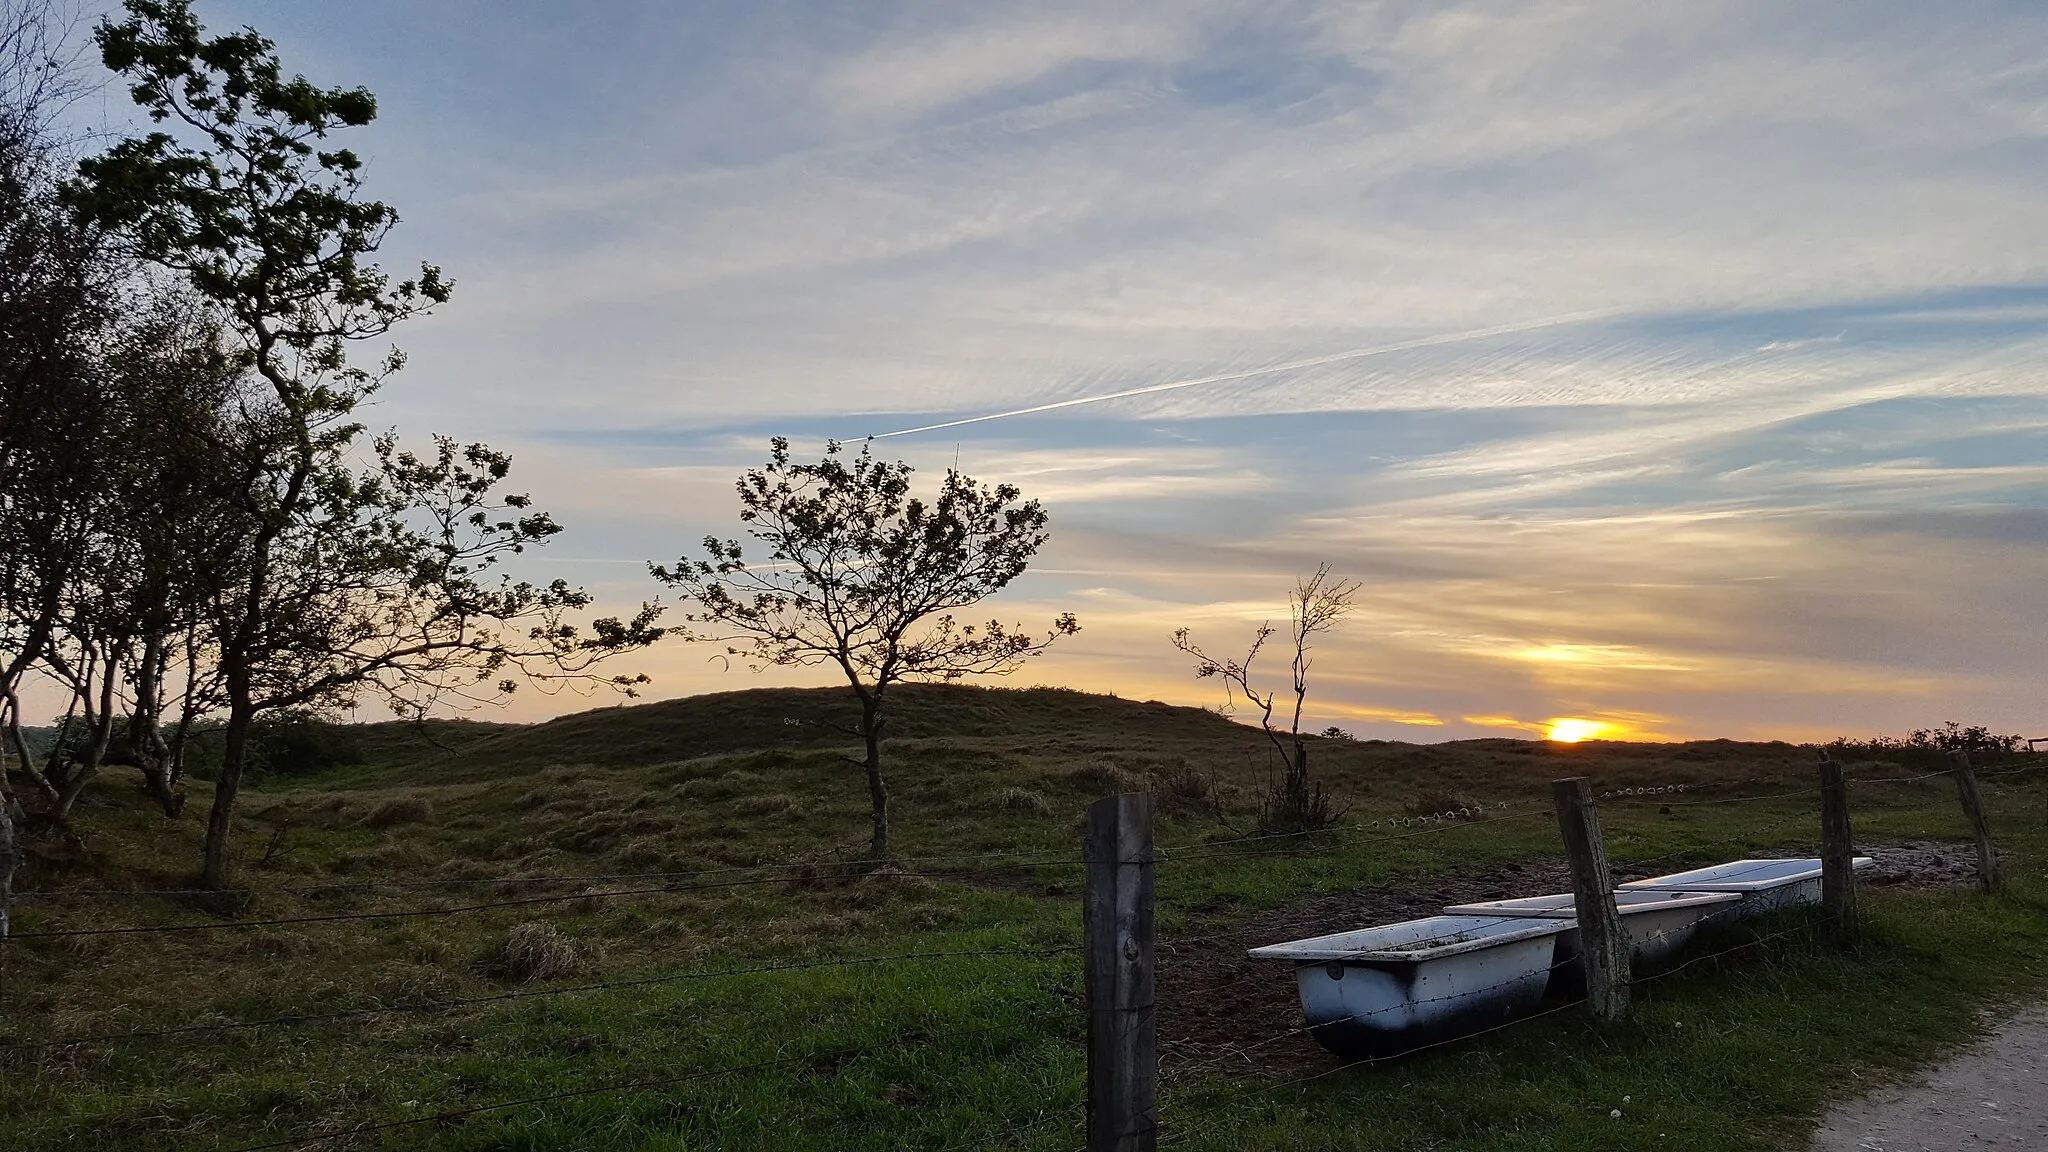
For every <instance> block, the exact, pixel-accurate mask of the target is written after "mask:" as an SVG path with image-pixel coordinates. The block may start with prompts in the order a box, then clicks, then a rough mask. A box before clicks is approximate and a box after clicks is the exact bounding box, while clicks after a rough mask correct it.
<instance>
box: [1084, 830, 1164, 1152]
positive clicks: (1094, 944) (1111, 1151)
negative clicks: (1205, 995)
mask: <svg viewBox="0 0 2048 1152" xmlns="http://www.w3.org/2000/svg"><path fill="white" fill-rule="evenodd" d="M1082 858H1083V859H1084V860H1085V861H1086V862H1087V868H1088V894H1087V898H1086V900H1085V901H1084V904H1083V909H1082V917H1083V921H1084V931H1085V935H1086V943H1085V948H1086V951H1087V959H1086V983H1087V991H1088V1152H1152V1149H1153V1148H1154V1146H1155V1145H1156V1144H1157V1142H1158V1138H1159V1137H1158V1131H1159V1112H1158V1107H1157V1104H1156V1101H1155V1095H1156V1092H1157V1088H1158V1081H1159V1051H1158V1049H1159V1033H1158V1023H1157V1020H1156V1018H1155V1016H1154V1015H1153V1011H1152V797H1151V796H1150V795H1149V794H1148V793H1144V792H1135V793H1128V794H1125V795H1122V796H1110V797H1107V798H1105V799H1102V800H1097V801H1096V802H1095V803H1093V804H1091V805H1089V806H1088V832H1087V836H1086V837H1085V839H1084V840H1083V842H1082Z"/></svg>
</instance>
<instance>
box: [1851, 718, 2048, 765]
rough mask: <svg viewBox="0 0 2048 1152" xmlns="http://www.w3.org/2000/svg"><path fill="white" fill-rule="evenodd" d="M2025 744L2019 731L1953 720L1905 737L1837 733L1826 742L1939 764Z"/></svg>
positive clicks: (1876, 755)
mask: <svg viewBox="0 0 2048 1152" xmlns="http://www.w3.org/2000/svg"><path fill="white" fill-rule="evenodd" d="M2026 747H2027V739H2026V737H2024V736H2021V735H2019V734H2018V733H2012V734H2000V733H1996V732H1993V731H1992V730H1991V729H1990V728H1988V727H1986V726H1984V725H1982V724H1969V725H1965V724H1959V723H1957V722H1956V721H1954V720H1950V721H1948V722H1946V723H1944V724H1942V725H1941V726H1940V727H1938V728H1916V729H1914V730H1913V732H1912V734H1911V735H1909V736H1906V737H1904V738H1903V739H1901V738H1900V737H1897V736H1873V737H1870V738H1869V739H1867V740H1851V739H1849V738H1848V737H1846V736H1838V737H1836V738H1835V739H1833V740H1831V741H1829V742H1828V744H1827V748H1828V750H1829V751H1831V752H1836V753H1840V754H1842V755H1844V756H1861V757H1866V758H1870V759H1888V760H1895V761H1901V762H1905V763H1912V764H1919V765H1933V766H1937V767H1938V766H1940V762H1941V761H1943V760H1945V759H1946V758H1947V756H1948V754H1949V753H1952V752H1963V753H1967V754H1969V755H1971V756H1994V757H1995V756H2003V755H2008V754H2010V753H2014V752H2023V751H2025V750H2026Z"/></svg>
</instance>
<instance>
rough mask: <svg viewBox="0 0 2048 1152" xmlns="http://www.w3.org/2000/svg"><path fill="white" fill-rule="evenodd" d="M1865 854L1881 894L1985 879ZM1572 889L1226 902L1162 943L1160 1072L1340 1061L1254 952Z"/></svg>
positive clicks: (1443, 886) (1455, 889)
mask: <svg viewBox="0 0 2048 1152" xmlns="http://www.w3.org/2000/svg"><path fill="white" fill-rule="evenodd" d="M1863 851H1864V854H1865V855H1868V856H1870V857H1871V858H1872V863H1871V864H1870V866H1869V867H1868V868H1866V869H1864V870H1863V871H1862V872H1860V873H1858V876H1859V878H1860V879H1861V880H1862V881H1863V883H1865V884H1868V885H1872V886H1875V887H1895V888H1951V887H1961V886H1966V885H1970V884H1975V883H1976V882H1977V856H1976V849H1975V848H1974V847H1973V846H1972V845H1970V844H1969V843H1957V842H1954V841H1937V840H1913V841H1902V842H1900V843H1897V844H1885V845H1873V846H1869V847H1866V848H1865V849H1864V850H1863ZM1663 871H1667V869H1665V868H1657V869H1631V868H1628V867H1617V868H1616V869H1615V871H1614V878H1615V881H1616V882H1617V883H1619V882H1622V881H1626V880H1636V879H1640V878H1642V877H1644V876H1648V875H1652V874H1655V873H1658V872H1663ZM1570 889H1571V875H1570V872H1569V871H1568V869H1567V868H1566V866H1565V862H1564V860H1563V858H1562V857H1544V858H1539V859H1534V860H1525V861H1521V862H1519V863H1513V864H1503V865H1500V866H1498V867H1495V868H1492V869H1489V870H1487V871H1485V872H1481V873H1477V874H1474V875H1469V876H1457V875H1448V876H1442V877H1438V878H1436V879H1433V880H1429V881H1425V882H1423V883H1420V884H1416V885H1413V886H1411V887H1406V888H1360V889H1355V890H1353V891H1349V892H1331V893H1325V894H1322V895H1318V896H1311V897H1308V898H1306V899H1302V900H1297V901H1294V902H1293V903H1290V904H1286V905H1283V906H1281V907H1278V908H1272V909H1267V910H1265V911H1261V912H1253V913H1249V914H1240V913H1235V912H1234V911H1233V910H1232V909H1231V908H1230V906H1229V904H1228V903H1227V902H1223V901H1215V902H1211V903H1210V904H1209V905H1207V906H1204V907H1202V908H1200V909H1197V910H1196V913H1195V915H1193V916H1191V917H1190V918H1189V924H1188V927H1187V928H1186V929H1185V930H1184V931H1182V932H1180V933H1178V934H1173V935H1165V934H1162V935H1161V937H1160V940H1159V967H1158V975H1157V977H1156V979H1157V981H1158V984H1157V996H1156V999H1155V1002H1156V1003H1157V1004H1158V1006H1159V1007H1158V1020H1159V1063H1160V1067H1161V1069H1162V1071H1164V1072H1165V1073H1166V1074H1168V1075H1173V1074H1176V1073H1192V1072H1205V1073H1206V1072H1222V1073H1224V1074H1225V1075H1231V1076H1240V1077H1245V1078H1261V1077H1291V1076H1301V1075H1305V1074H1308V1073H1311V1072H1316V1071H1319V1070H1322V1069H1327V1068H1331V1067H1334V1066H1335V1065H1336V1064H1337V1063H1339V1061H1338V1060H1337V1058H1336V1057H1334V1056H1332V1055H1330V1054H1329V1053H1328V1052H1325V1051H1324V1050H1323V1049H1322V1047H1321V1046H1320V1045H1318V1044H1317V1043H1316V1042H1315V1040H1314V1039H1313V1038H1312V1037H1310V1036H1309V1035H1308V1034H1307V1033H1306V1032H1300V1031H1295V1030H1296V1029H1300V1028H1302V1027H1304V1025H1305V1024H1306V1021H1305V1020H1304V1019H1303V1018H1302V1014H1301V1001H1300V999H1299V998H1298V997H1297V995H1296V994H1295V988H1294V980H1293V973H1292V972H1291V971H1290V970H1289V968H1288V967H1287V965H1285V964H1281V963H1278V962H1275V961H1270V960H1267V961H1260V960H1251V959H1247V958H1246V956H1245V949H1247V948H1256V947H1258V946H1260V945H1262V944H1275V943H1279V942H1280V941H1283V940H1299V939H1303V938H1306V937H1310V936H1322V935H1327V934H1329V933H1332V932H1342V931H1346V930H1348V929H1352V928H1365V927H1369V926H1371V925H1375V924H1391V923H1394V922H1396V921H1401V920H1415V919H1419V918H1421V917H1424V916H1435V915H1438V914H1440V913H1441V912H1442V911H1443V910H1444V908H1445V906H1447V905H1451V904H1468V903H1472V902H1474V901H1478V900H1503V899H1508V898H1511V897H1517V896H1540V895H1544V894H1546V893H1551V892H1566V891H1570Z"/></svg>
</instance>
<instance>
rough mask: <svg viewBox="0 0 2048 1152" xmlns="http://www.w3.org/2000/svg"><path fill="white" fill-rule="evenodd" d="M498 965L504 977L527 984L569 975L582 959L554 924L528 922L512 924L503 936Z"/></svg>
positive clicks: (538, 921) (580, 965)
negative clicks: (502, 948) (510, 928)
mask: <svg viewBox="0 0 2048 1152" xmlns="http://www.w3.org/2000/svg"><path fill="white" fill-rule="evenodd" d="M499 964H500V967H501V968H502V969H503V971H504V973H505V975H507V976H509V977H510V978H512V979H514V980H517V981H520V982H521V983H525V984H531V983H532V982H534V981H535V980H553V979H555V978H557V977H560V976H569V975H573V974H574V973H575V972H576V970H577V969H578V968H581V967H582V966H583V958H582V957H581V956H579V955H578V954H577V952H576V946H575V945H573V944H571V943H569V941H568V938H566V937H564V936H563V935H562V934H561V933H560V932H557V931H555V926H554V925H552V924H549V923H547V922H545V921H541V920H529V921H527V922H526V923H524V924H515V925H513V926H512V930H511V931H509V932H507V933H506V934H505V947H504V950H503V952H502V953H501V954H500V956H499Z"/></svg>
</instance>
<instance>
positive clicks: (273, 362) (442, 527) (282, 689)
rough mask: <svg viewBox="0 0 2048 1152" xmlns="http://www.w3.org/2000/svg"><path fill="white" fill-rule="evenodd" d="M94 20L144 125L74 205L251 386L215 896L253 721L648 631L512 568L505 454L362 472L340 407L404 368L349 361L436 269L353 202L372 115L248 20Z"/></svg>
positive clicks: (555, 660)
mask: <svg viewBox="0 0 2048 1152" xmlns="http://www.w3.org/2000/svg"><path fill="white" fill-rule="evenodd" d="M125 9H126V18H125V19H123V20H121V21H119V22H115V21H113V20H108V21H104V22H102V23H101V24H100V26H99V28H98V30H97V33H96V37H97V40H98V42H99V46H100V52H101V57H102V59H103V60H104V61H105V63H106V65H107V67H108V68H110V69H112V70H113V71H115V72H116V73H120V74H123V75H125V76H127V77H128V79H129V80H130V81H131V85H130V88H129V92H130V94H131V96H132V97H133V98H134V100H135V102H136V103H137V104H138V105H140V106H141V107H143V108H144V109H146V110H147V112H148V114H149V116H150V118H151V120H152V121H153V122H154V123H156V124H158V125H160V126H161V127H160V128H159V129H158V130H156V131H152V132H150V133H148V134H147V135H144V136H141V137H138V138H131V139H127V140H123V141H121V142H119V143H117V144H116V145H114V146H113V147H112V148H111V149H109V150H108V151H107V152H106V153H104V154H102V155H100V156H98V157H94V158H91V159H88V160H86V161H84V162H83V163H81V164H80V166H79V174H80V175H79V178H78V179H77V180H75V181H73V182H71V183H70V184H69V185H68V186H67V188H66V195H67V198H68V200H69V201H70V203H71V204H72V205H73V206H74V207H75V209H76V210H77V212H78V214H79V216H80V218H81V219H83V220H86V221H88V222H90V223H91V224H92V225H93V226H95V227H98V228H103V229H107V230H109V231H110V232H112V233H113V234H114V235H115V236H117V237H118V238H120V240H121V241H122V242H123V243H124V244H125V245H126V247H127V250H128V251H130V252H131V253H133V254H134V255H135V256H137V257H139V258H141V259H144V260H147V261H150V262H152V263H154V264H156V265H159V266H161V267H164V268H167V269H171V270H173V271H175V272H177V273H180V274H181V275H182V276H183V278H184V279H185V281H186V282H187V283H188V284H189V286H190V288H191V290H192V291H193V292H194V293H195V294H196V295H197V297H198V298H199V299H200V300H201V301H203V302H204V303H205V304H206V305H207V306H208V307H209V308H210V309H212V310H213V311H214V313H216V314H217V316H218V318H219V323H220V324H221V326H222V329H223V330H224V331H225V332H226V333H227V334H229V335H230V336H231V337H232V339H233V340H234V342H235V343H234V348H233V353H234V360H233V362H234V364H235V365H236V366H237V367H238V368H240V369H241V370H243V371H246V372H248V373H251V374H253V376H254V377H255V379H256V380H258V381H259V382H260V383H261V385H262V386H263V387H264V388H265V389H267V395H265V396H262V397H249V398H245V403H244V404H243V410H244V411H245V412H246V416H247V418H246V419H245V420H243V421H242V422H241V423H240V424H239V426H238V430H237V432H236V434H235V435H234V436H233V437H232V438H231V440H232V445H231V446H232V449H233V450H234V452H235V453H237V455H236V457H235V459H236V460H237V462H238V464H239V465H240V467H241V469H242V482H241V484H240V486H239V491H238V498H239V502H240V506H241V511H242V513H243V518H242V522H243V523H244V524H245V525H246V530H245V532H244V533H243V535H242V537H241V538H240V539H238V540H236V541H234V542H233V546H232V547H231V548H230V549H229V550H228V552H229V554H230V555H232V556H234V557H235V558H236V568H235V572H234V579H233V581H232V586H231V587H230V588H229V589H227V590H225V591H224V592H223V594H221V595H219V596H218V597H216V598H215V599H214V602H213V603H212V605H211V606H210V618H211V624H212V627H211V633H212V634H211V637H210V642H211V645H212V653H213V657H212V658H213V659H214V661H215V662H216V663H217V668H218V675H219V680H220V686H221V695H222V699H223V701H224V703H225V706H226V710H227V718H226V722H225V725H224V728H223V733H222V739H223V748H222V757H221V767H220V773H219V776H218V778H217V780H216V781H215V787H214V801H213V809H212V812H211V814H210V816H209V820H208V828H207V837H206V848H205V865H204V882H205V883H206V884H207V885H208V886H210V887H214V888H225V887H226V886H227V884H228V881H229V871H230V859H229V856H228V841H229V834H230V829H231V823H232V817H233V812H234V806H235V800H236V795H237V791H238V788H239V786H240V781H241V777H242V772H243V767H244V765H245V763H246V762H247V759H248V756H249V752H250V747H249V741H250V733H251V730H252V726H253V724H254V723H255V721H256V719H257V717H258V716H259V715H260V714H261V713H263V712H265V711H268V710H276V709H285V708H298V707H311V706H332V705H337V704H346V703H349V702H352V701H353V700H354V699H355V698H356V697H357V696H358V695H359V694H360V693H363V692H365V691H370V692H377V693H380V694H381V695H383V696H384V697H385V698H386V699H387V700H389V701H390V702H392V703H393V704H394V706H396V707H398V708H399V709H400V710H401V711H417V710H423V709H425V708H427V707H431V706H432V705H433V703H434V702H436V701H438V700H440V699H442V698H444V697H445V696H447V695H449V694H451V693H452V694H459V695H469V696H483V697H491V696H496V695H500V694H502V693H505V692H509V691H511V690H512V688H513V687H514V686H515V685H516V683H517V681H516V680H514V679H511V678H509V677H507V678H504V679H496V680H495V683H494V682H493V681H494V678H497V677H500V676H501V675H503V674H504V673H507V672H514V671H517V672H523V673H525V674H527V675H528V676H530V677H535V678H543V679H548V678H553V679H558V680H560V679H570V680H585V681H594V682H601V683H611V684H615V685H617V686H620V687H630V685H631V684H633V683H637V682H639V680H640V679H642V678H639V677H609V678H606V677H602V676H598V675H596V674H595V673H593V672H592V671H591V666H592V665H593V664H594V663H595V662H597V661H598V660H601V659H603V658H605V657H607V656H610V655H613V654H615V653H618V652H622V651H626V650H629V649H632V648H636V647H639V646H641V645H644V644H647V643H650V642H652V641H653V639H655V638H656V637H658V636H659V635H660V630H659V629H657V628H654V627H653V626H652V621H653V619H654V616H655V612H656V609H654V608H653V607H650V606H645V605H643V606H642V609H641V612H640V614H639V615H638V616H636V617H635V618H633V619H632V620H631V621H621V620H618V619H614V618H608V619H601V620H598V621H595V622H594V623H593V624H591V625H590V630H589V632H588V634H586V633H584V632H583V631H581V630H580V629H579V628H578V627H577V626H575V625H573V624H570V623H568V622H567V621H568V617H569V616H570V615H572V614H576V613H580V612H581V611H582V610H583V609H585V608H586V607H587V606H588V605H589V603H590V599H589V597H588V596H587V595H586V594H585V593H583V592H582V591H581V590H579V589H575V588H572V587H570V586H568V585H567V584H565V583H563V582H561V581H554V582H550V583H539V584H536V583H532V582H528V581H523V580H514V579H512V578H511V577H509V576H507V575H505V574H504V567H503V565H505V564H506V563H507V562H508V561H509V560H510V559H511V558H512V557H514V556H517V555H519V554H520V553H522V552H524V551H525V550H526V548H527V547H529V546H531V545H533V544H536V543H539V542H541V541H543V540H545V539H546V538H547V537H549V536H551V535H553V534H554V533H555V532H556V531H558V530H559V529H558V527H557V526H556V525H555V523H554V522H553V521H552V520H551V519H549V518H548V517H547V516H546V514H545V513H538V512H533V511H531V510H530V501H529V500H528V498H527V497H526V496H524V495H503V496H500V495H498V494H497V493H496V489H497V488H498V486H499V485H500V484H501V482H502V481H503V480H504V479H505V477H506V475H507V473H508V471H509V468H510V460H509V458H507V457H505V456H504V455H503V454H502V453H497V452H494V451H492V450H490V449H489V448H486V447H485V446H483V445H477V444H471V445H460V444H458V443H456V442H455V441H453V440H448V439H445V438H438V437H437V438H436V440H435V449H434V451H433V452H432V453H429V454H427V455H425V456H414V455H413V454H411V453H409V452H406V451H403V450H401V449H400V448H399V447H398V446H397V444H396V442H395V440H393V439H392V438H390V437H384V438H381V439H379V440H378V441H377V443H376V445H375V451H374V455H375V457H376V462H375V464H374V465H372V466H371V467H369V468H367V469H364V468H362V467H361V466H360V465H359V463H358V457H359V455H360V451H359V449H360V445H361V441H362V437H363V435H364V432H365V429H364V428H363V426H362V424H360V423H359V422H358V421H357V420H356V418H355V412H356V410H357V408H358V407H359V406H360V405H361V404H362V403H363V402H364V401H365V400H367V399H368V398H369V397H370V396H371V395H372V394H373V393H374V392H375V391H376V389H377V388H378V387H379V386H380V384H381V383H383V382H384V381H385V380H386V379H388V378H389V377H390V375H391V374H392V373H394V372H396V371H397V370H398V369H399V368H400V367H401V366H402V364H403V358H402V357H401V356H400V355H399V353H397V352H396V351H393V352H391V353H390V354H389V355H387V357H386V358H385V359H384V360H383V361H382V363H381V365H380V367H379V368H378V369H377V370H376V371H370V370H366V369H364V368H361V367H359V366H356V365H354V364H351V363H350V361H349V357H348V353H347V348H348V346H349V345H350V344H353V343H356V342H359V341H362V340H366V339H372V338H376V337H381V336H384V335H385V334H387V333H389V332H390V331H391V330H392V328H393V327H395V326H396V325H397V324H399V323H401V322H402V321H404V320H406V319H408V318H410V317H412V316H415V315H418V314H420V313H422V312H424V311H426V310H428V309H430V308H432V307H433V306H435V305H438V304H442V303H445V302H446V301H447V300H448V298H449V293H450V288H451V285H450V283H449V282H448V281H447V280H446V279H444V278H443V277H442V275H441V272H440V270H439V269H438V268H436V267H434V266H433V265H422V266H421V268H420V272H419V275H418V276H417V277H415V278H413V279H409V280H404V281H401V282H398V283H395V284H394V283H393V282H392V281H391V280H390V278H389V277H388V276H386V274H385V273H384V272H383V271H382V269H380V268H379V267H378V266H377V265H376V264H374V263H372V262H371V257H372V256H374V254H375V253H376V251H377V249H378V248H379V247H380V245H381V244H382V243H383V241H384V239H385V237H386V236H387V235H388V233H389V232H390V230H391V228H392V227H393V226H394V225H395V224H396V223H397V222H398V215H397V213H396V212H395V211H394V210H393V209H392V208H391V207H390V206H388V205H386V204H383V203H381V202H378V201H374V200H367V199H363V198H362V196H361V191H362V167H363V166H362V162H361V161H360V160H359V159H358V158H357V156H356V155H355V154H354V153H353V152H352V151H350V150H349V149H347V148H341V147H333V146H331V145H330V143H329V139H328V138H329V137H330V135H332V134H334V133H336V132H339V131H341V130H343V129H346V128H352V127H359V126H362V125H364V124H368V123H369V122H370V121H371V120H372V119H374V118H375V116H376V114H377V104H376V99H375V97H374V96H372V95H371V94H370V93H369V92H368V91H367V90H364V89H361V88H320V87H318V86H316V85H314V84H313V83H311V82H310V81H308V80H306V79H305V78H304V77H302V76H292V77H290V78H287V77H286V76H285V73H284V71H283V69H282V66H281V64H280V63H279V61H278V58H277V55H276V52H275V47H274V45H273V44H272V43H271V42H270V41H269V40H267V39H265V38H264V37H263V36H261V35H260V34H258V33H257V32H256V31H254V30H253V29H243V30H242V31H240V32H236V33H231V34H227V35H222V36H216V37H210V38H209V37H207V36H206V35H204V32H205V30H204V29H203V28H202V27H201V25H200V24H199V21H198V20H197V18H195V17H194V16H193V14H192V11H191V7H190V4H189V0H126V2H125Z"/></svg>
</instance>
